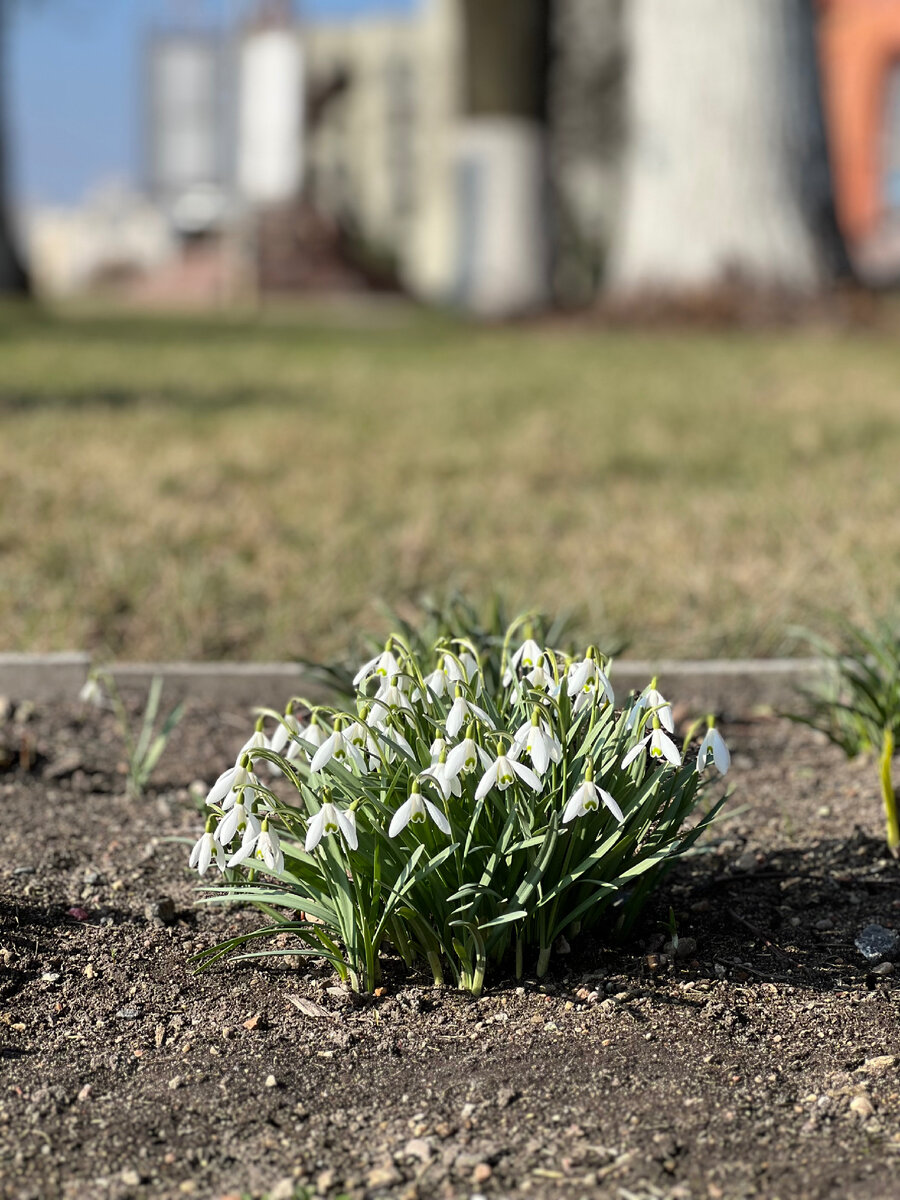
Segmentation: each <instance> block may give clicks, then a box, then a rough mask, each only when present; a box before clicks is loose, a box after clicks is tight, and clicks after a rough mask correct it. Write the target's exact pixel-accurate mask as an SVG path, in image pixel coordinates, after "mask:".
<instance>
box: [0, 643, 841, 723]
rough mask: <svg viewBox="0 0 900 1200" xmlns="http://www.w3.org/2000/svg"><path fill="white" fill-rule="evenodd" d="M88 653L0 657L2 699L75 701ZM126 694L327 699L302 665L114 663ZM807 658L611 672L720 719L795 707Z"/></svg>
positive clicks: (619, 666)
mask: <svg viewBox="0 0 900 1200" xmlns="http://www.w3.org/2000/svg"><path fill="white" fill-rule="evenodd" d="M90 665H91V659H90V656H89V655H87V654H79V653H69V654H0V695H2V696H8V697H9V698H10V699H13V700H34V701H40V702H51V701H54V700H55V701H59V702H62V703H65V702H68V701H71V700H73V699H74V698H75V697H76V696H77V695H78V690H79V688H80V687H81V685H82V684H83V683H84V681H85V679H86V678H87V674H88V671H89V670H90ZM108 669H109V670H110V672H111V673H112V675H113V676H114V678H115V680H116V682H117V684H118V685H119V687H120V688H122V689H123V690H125V691H129V692H130V691H146V689H147V688H148V687H149V685H150V681H151V680H152V679H153V677H154V676H156V675H159V676H161V677H162V678H163V680H164V681H165V685H166V687H165V700H166V701H168V702H174V701H176V700H181V699H190V700H194V701H197V702H199V703H203V704H209V705H215V706H218V707H221V708H223V709H231V710H240V709H242V708H248V707H251V706H253V705H255V704H262V705H268V706H269V707H272V708H280V707H282V706H283V705H284V704H285V703H286V702H287V700H288V699H289V698H290V697H291V696H294V695H306V696H308V697H309V698H310V699H312V700H325V699H326V698H327V694H328V693H327V689H326V688H325V687H324V686H323V685H322V684H321V683H320V682H318V681H316V680H314V679H313V678H311V676H310V674H309V672H308V671H307V670H306V669H305V668H303V667H302V666H300V665H299V664H297V663H277V662H276V663H232V662H210V663H204V662H200V663H188V662H174V663H114V664H112V665H110V666H109V668H108ZM821 671H822V664H821V663H820V662H819V661H818V660H817V659H810V658H772V659H701V660H696V661H687V660H686V661H676V660H667V659H661V660H659V661H657V662H653V661H650V660H648V661H637V660H634V659H620V660H618V661H617V662H616V663H615V664H614V666H613V683H614V684H615V686H616V690H617V692H618V694H619V695H620V696H622V697H624V696H626V695H627V693H628V692H629V691H631V690H632V689H634V690H636V691H639V690H640V689H641V688H643V687H645V686H646V685H647V683H648V682H649V680H650V679H651V678H652V676H654V675H657V676H658V677H659V685H660V689H661V690H662V691H663V693H664V694H665V695H666V696H668V697H671V699H672V701H673V702H677V703H679V704H683V705H685V706H686V707H687V708H689V709H693V710H695V711H697V712H698V713H700V712H703V713H705V712H710V711H714V712H717V713H720V714H721V715H722V716H723V717H728V716H729V715H732V716H739V715H746V714H749V713H751V712H753V711H754V710H755V709H759V708H761V707H768V708H776V709H777V708H788V707H796V702H797V689H798V688H801V687H803V686H807V685H809V684H810V683H812V682H813V681H814V680H815V679H816V678H817V676H819V675H820V674H821Z"/></svg>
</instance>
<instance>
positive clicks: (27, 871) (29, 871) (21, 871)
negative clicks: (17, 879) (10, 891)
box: [13, 867, 34, 875]
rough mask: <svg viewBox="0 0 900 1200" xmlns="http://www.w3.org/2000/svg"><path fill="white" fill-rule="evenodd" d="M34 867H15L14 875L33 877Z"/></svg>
mask: <svg viewBox="0 0 900 1200" xmlns="http://www.w3.org/2000/svg"><path fill="white" fill-rule="evenodd" d="M33 874H34V867H15V868H14V869H13V875H33Z"/></svg>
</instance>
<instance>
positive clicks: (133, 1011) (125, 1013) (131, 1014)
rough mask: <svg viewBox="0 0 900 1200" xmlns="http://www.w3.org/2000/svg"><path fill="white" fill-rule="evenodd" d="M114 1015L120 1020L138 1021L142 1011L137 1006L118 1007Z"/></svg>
mask: <svg viewBox="0 0 900 1200" xmlns="http://www.w3.org/2000/svg"><path fill="white" fill-rule="evenodd" d="M116 1016H117V1017H118V1018H119V1020H120V1021H139V1020H140V1019H141V1017H142V1016H143V1013H142V1012H141V1010H140V1009H139V1008H120V1009H117V1010H116Z"/></svg>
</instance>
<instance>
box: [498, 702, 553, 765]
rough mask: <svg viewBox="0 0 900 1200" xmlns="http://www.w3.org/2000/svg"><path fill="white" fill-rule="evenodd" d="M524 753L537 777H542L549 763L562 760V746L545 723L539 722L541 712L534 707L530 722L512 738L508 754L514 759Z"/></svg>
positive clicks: (522, 726)
mask: <svg viewBox="0 0 900 1200" xmlns="http://www.w3.org/2000/svg"><path fill="white" fill-rule="evenodd" d="M523 751H524V752H525V753H526V754H527V755H528V757H529V758H530V759H531V764H532V766H533V767H534V769H535V771H536V772H537V774H538V775H543V774H544V772H545V771H546V770H547V768H548V767H549V766H550V763H551V762H555V763H558V762H560V761H561V760H562V746H561V745H560V743H559V739H558V738H557V737H556V735H555V734H554V733H553V731H552V730H551V728H550V726H549V725H548V724H547V722H546V721H543V720H541V710H540V709H539V708H538V707H537V706H535V708H534V710H533V712H532V715H531V720H530V721H526V722H525V724H524V725H521V726H520V727H519V728H518V729H517V730H516V733H515V736H514V737H513V744H512V749H511V750H510V754H513V752H515V755H516V757H518V755H520V754H521V753H522V752H523Z"/></svg>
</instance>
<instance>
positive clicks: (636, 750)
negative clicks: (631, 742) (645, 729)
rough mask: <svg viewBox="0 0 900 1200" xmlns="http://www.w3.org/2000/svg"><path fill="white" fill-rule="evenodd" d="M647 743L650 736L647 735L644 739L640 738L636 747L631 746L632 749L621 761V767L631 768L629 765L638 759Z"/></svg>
mask: <svg viewBox="0 0 900 1200" xmlns="http://www.w3.org/2000/svg"><path fill="white" fill-rule="evenodd" d="M649 741H650V734H649V733H648V734H647V736H646V737H642V738H641V740H640V741H639V742H638V743H637V745H636V746H632V748H631V749H630V750H629V751H628V753H627V754H626V755H625V757H624V758H623V759H622V766H623V767H629V766H631V764H632V763H633V762H634V760H635V759H636V758H637V757H638V755H639V754H640V752H641V751H642V750H643V749H644V747H645V746H646V745H647V743H648V742H649Z"/></svg>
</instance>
